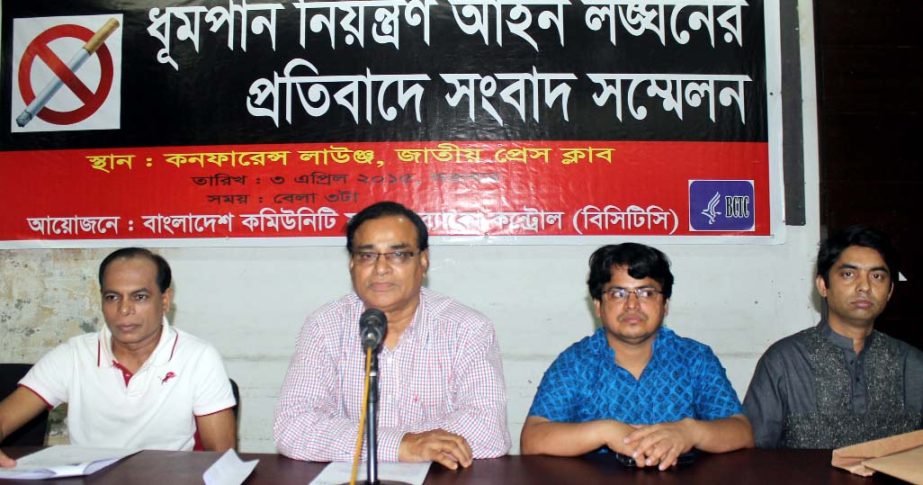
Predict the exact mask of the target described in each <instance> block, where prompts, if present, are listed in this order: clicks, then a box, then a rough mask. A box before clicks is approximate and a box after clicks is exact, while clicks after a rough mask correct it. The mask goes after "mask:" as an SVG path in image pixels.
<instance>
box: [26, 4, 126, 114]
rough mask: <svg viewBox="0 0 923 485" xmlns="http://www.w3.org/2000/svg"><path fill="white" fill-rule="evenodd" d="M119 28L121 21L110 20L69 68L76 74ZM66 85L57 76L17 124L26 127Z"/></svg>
mask: <svg viewBox="0 0 923 485" xmlns="http://www.w3.org/2000/svg"><path fill="white" fill-rule="evenodd" d="M117 28H119V21H118V20H116V19H109V20H107V21H106V23H105V24H104V25H103V26H102V27H101V28H100V29H99V30H97V31H96V33H95V34H93V37H92V38H90V40H89V41H88V42H87V43H86V44H84V46H83V47H82V48H81V49H80V50H78V51H77V52H76V53H75V54H74V56H73V57H71V60H70V61H68V62H67V68H68V69H70V70H71V72H73V73H76V72H77V70H78V69H80V66H82V65H83V63H84V62H86V60H87V59H89V58H90V56H91V55H93V53H94V52H96V49H99V46H101V45H102V44H103V42H105V41H106V39H107V38H108V37H109V35H110V34H112V33H113V32H115V29H117ZM63 85H64V81H62V80H61V78H60V77H59V76H55V77H54V79H52V80H51V81H49V82H48V84H46V85H45V87H44V88H43V89H42V90H41V91H40V92H39V93H38V96H36V97H35V99H33V100H32V102H31V103H29V106H27V107H26V109H24V110H23V111H22V113H21V114H20V115H19V116H17V117H16V124H17V125H19V127H20V128H22V127H24V126H26V125H27V124H28V123H29V122H30V121H32V118H34V117H35V114H36V113H38V112H39V111H41V109H42V108H44V107H45V105H46V104H48V101H49V100H51V98H52V97H53V96H54V95H55V93H57V92H58V90H59V89H61V86H63Z"/></svg>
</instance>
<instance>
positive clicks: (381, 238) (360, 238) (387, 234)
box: [354, 216, 417, 246]
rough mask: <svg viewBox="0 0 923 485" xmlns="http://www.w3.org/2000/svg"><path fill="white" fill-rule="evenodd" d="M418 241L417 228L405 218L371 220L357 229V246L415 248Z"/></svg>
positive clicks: (386, 217) (394, 217) (393, 217)
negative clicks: (381, 245) (403, 245)
mask: <svg viewBox="0 0 923 485" xmlns="http://www.w3.org/2000/svg"><path fill="white" fill-rule="evenodd" d="M416 241H417V227H416V226H415V225H414V224H413V222H411V221H410V220H409V219H407V218H406V217H404V216H383V217H378V218H376V219H369V220H367V221H365V222H363V223H362V224H361V225H360V226H359V227H358V228H356V235H355V242H354V245H355V246H367V245H379V244H386V245H389V246H390V245H399V244H406V245H410V246H413V245H414V244H415V243H416Z"/></svg>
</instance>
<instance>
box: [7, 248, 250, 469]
mask: <svg viewBox="0 0 923 485" xmlns="http://www.w3.org/2000/svg"><path fill="white" fill-rule="evenodd" d="M170 280H171V274H170V266H169V265H168V264H167V262H166V260H164V259H163V258H162V257H161V256H158V255H156V254H154V253H152V252H150V251H148V250H147V249H141V248H124V249H119V250H117V251H115V252H113V253H112V254H110V255H109V256H107V257H106V259H104V260H103V262H102V263H101V264H100V267H99V284H100V294H101V296H102V311H103V317H104V318H105V320H106V325H105V327H103V328H102V329H101V330H100V331H99V332H97V333H90V334H85V335H80V336H77V337H74V338H71V339H70V340H68V341H67V342H66V343H64V344H62V345H60V346H58V347H57V348H55V349H54V350H52V351H51V352H49V353H48V354H47V355H45V356H44V357H43V358H42V359H41V360H39V361H38V363H36V364H35V366H33V367H32V369H31V370H30V371H29V373H28V374H27V375H26V376H25V377H24V378H23V379H22V380H21V381H20V382H19V387H18V388H17V389H16V390H15V391H13V393H12V394H10V395H9V397H7V398H6V399H4V400H3V401H2V402H0V441H2V439H3V438H4V437H5V436H7V435H9V434H10V433H12V432H13V431H15V430H16V429H18V428H19V427H20V426H22V425H23V424H25V423H26V422H28V421H29V420H30V419H32V418H33V417H35V416H37V415H38V414H39V413H41V412H42V410H44V409H45V408H46V407H47V408H54V407H56V406H58V405H60V404H62V403H65V402H66V403H68V410H67V427H68V433H69V435H70V441H71V443H72V444H76V445H84V446H99V447H112V448H131V449H136V448H153V449H168V450H191V449H193V445H194V442H195V435H196V434H198V437H199V439H200V440H201V445H202V448H204V449H205V450H210V451H224V450H227V449H229V448H233V447H234V446H235V443H236V439H237V436H236V435H237V431H236V420H235V418H234V414H233V407H234V406H235V405H236V402H235V400H234V395H233V393H232V392H231V386H230V381H229V380H228V376H227V372H226V371H225V369H224V363H223V362H222V360H221V356H220V355H219V354H218V352H217V350H215V348H214V347H212V346H211V345H210V344H208V343H207V342H204V341H202V340H200V339H198V338H196V337H194V336H192V335H189V334H188V333H185V332H183V331H182V330H178V329H174V328H173V327H171V326H170V324H169V323H168V322H167V319H166V317H165V313H166V312H167V311H168V310H169V309H170V302H171V300H172V297H173V289H172V288H170ZM14 465H15V461H14V460H11V459H10V458H9V457H7V456H6V455H5V454H3V453H2V452H0V466H2V467H11V466H14Z"/></svg>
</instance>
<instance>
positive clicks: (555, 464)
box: [0, 448, 903, 485]
mask: <svg viewBox="0 0 923 485" xmlns="http://www.w3.org/2000/svg"><path fill="white" fill-rule="evenodd" d="M35 450H37V448H7V449H4V452H6V453H7V454H9V455H10V456H13V457H18V456H22V455H24V454H27V453H29V452H32V451H35ZM219 456H220V453H211V452H192V451H154V450H145V451H142V452H140V453H138V454H136V455H133V456H131V457H128V458H126V459H125V460H123V461H121V462H119V463H116V464H115V465H112V466H110V467H108V468H105V469H103V470H101V471H99V472H96V473H95V474H93V475H90V476H86V477H78V478H66V479H58V480H42V481H40V482H36V481H20V480H0V485H6V484H10V485H13V484H26V483H29V484H32V485H35V484H42V485H48V484H54V485H58V484H67V485H76V484H93V485H125V484H132V485H135V484H138V485H145V484H156V485H182V484H187V483H202V473H203V472H204V471H205V470H206V469H207V468H208V467H209V466H211V464H212V463H214V462H215V460H217V459H218V457H219ZM240 456H241V458H242V459H243V460H245V461H248V460H253V459H259V460H260V461H259V464H258V465H257V467H256V469H255V470H254V471H253V473H252V474H251V475H250V477H249V478H248V479H247V481H245V482H244V483H245V484H246V485H257V484H260V485H263V484H265V485H286V484H298V485H307V484H308V483H309V482H310V481H311V480H312V479H313V478H314V477H315V476H317V474H319V473H320V472H321V470H323V468H324V467H325V466H326V463H314V462H304V461H298V460H292V459H289V458H286V457H284V456H281V455H276V454H264V453H241V454H240ZM830 456H831V454H830V451H829V450H740V451H735V452H732V453H726V454H721V455H710V454H702V455H701V456H699V457H697V458H696V461H695V462H694V463H692V464H690V465H685V466H681V467H678V468H675V469H672V470H668V471H664V472H661V471H658V470H656V469H643V470H638V469H632V468H627V467H624V466H622V465H621V464H619V463H618V462H617V461H615V460H614V459H613V457H612V456H604V455H600V456H591V457H580V458H558V457H550V456H519V455H512V456H504V457H501V458H495V459H489V460H475V462H474V464H473V465H472V466H471V467H470V468H467V469H464V470H461V471H451V470H448V469H445V468H443V467H441V466H439V465H438V464H433V465H432V468H430V472H429V475H428V476H427V478H426V482H425V483H426V485H445V484H479V485H484V484H487V485H491V484H497V485H500V484H504V485H517V484H523V485H525V484H529V485H535V484H545V483H547V484H569V483H573V484H577V485H595V484H607V485H610V484H612V483H614V482H618V483H638V484H657V485H660V484H689V483H708V484H719V483H747V484H750V483H776V484H782V485H793V484H797V483H811V484H816V483H825V484H863V485H871V484H876V485H877V484H879V483H892V484H893V483H903V482H901V481H900V480H897V479H895V478H892V477H889V476H887V475H883V474H880V473H876V474H875V475H874V476H873V477H871V478H864V477H860V476H856V475H851V474H850V473H849V472H846V471H844V470H840V469H838V468H834V467H832V466H830Z"/></svg>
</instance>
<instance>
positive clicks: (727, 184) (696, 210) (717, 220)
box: [689, 180, 755, 231]
mask: <svg viewBox="0 0 923 485" xmlns="http://www.w3.org/2000/svg"><path fill="white" fill-rule="evenodd" d="M753 194H754V191H753V181H752V180H692V181H690V182H689V229H690V230H692V231H752V230H754V229H755V217H754V207H753V203H754V197H753Z"/></svg>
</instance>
